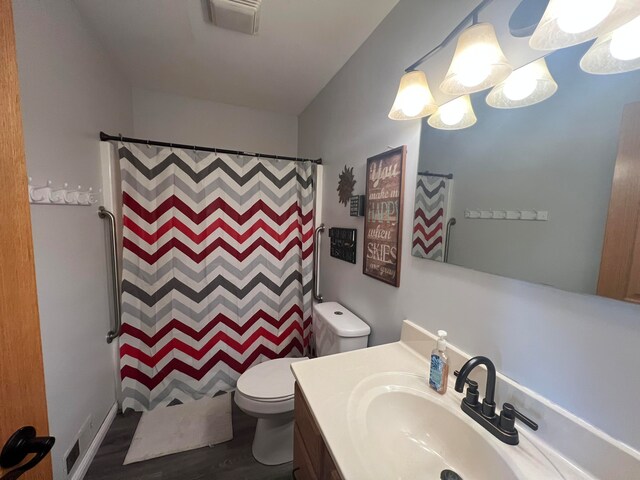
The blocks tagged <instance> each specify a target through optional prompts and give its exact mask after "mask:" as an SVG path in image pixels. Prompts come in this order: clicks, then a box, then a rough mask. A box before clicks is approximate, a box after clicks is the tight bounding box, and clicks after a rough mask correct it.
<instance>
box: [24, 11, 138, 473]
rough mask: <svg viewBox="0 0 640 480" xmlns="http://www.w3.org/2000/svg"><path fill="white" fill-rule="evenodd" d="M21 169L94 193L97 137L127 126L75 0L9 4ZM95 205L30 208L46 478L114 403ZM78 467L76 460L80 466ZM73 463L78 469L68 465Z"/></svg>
mask: <svg viewBox="0 0 640 480" xmlns="http://www.w3.org/2000/svg"><path fill="white" fill-rule="evenodd" d="M13 8H14V17H15V29H16V38H17V49H18V68H19V74H20V88H21V97H22V113H23V118H24V133H25V143H26V155H27V168H28V171H29V175H31V176H32V177H33V178H34V181H35V182H39V183H42V182H44V181H46V180H47V179H51V180H52V181H53V182H54V184H56V185H61V184H62V183H63V182H69V183H70V184H71V185H77V184H81V185H83V186H92V187H93V188H94V189H96V190H97V189H98V188H99V187H100V164H99V159H100V157H99V141H98V136H97V135H98V132H99V131H100V130H106V131H111V132H115V131H130V130H131V129H132V114H131V89H130V87H129V85H128V84H127V82H126V81H124V80H123V77H122V76H121V75H120V74H119V73H118V72H117V70H116V68H115V66H114V64H113V63H112V62H111V60H110V58H109V57H108V56H107V55H105V50H104V49H103V48H102V46H101V45H99V44H98V42H97V41H96V40H95V38H94V37H93V36H92V35H91V34H90V33H89V32H88V31H87V30H86V29H85V27H84V25H83V22H82V19H81V17H80V16H79V14H78V12H77V11H76V7H75V6H74V4H73V2H70V1H59V0H16V1H14V5H13ZM96 211H97V208H96V207H64V206H49V205H35V206H32V208H31V217H32V221H33V236H34V250H35V263H36V279H37V284H38V302H39V306H40V323H41V331H42V348H43V357H44V368H45V382H46V392H47V403H48V408H49V423H50V431H51V434H52V435H54V436H55V437H56V444H55V446H54V449H53V452H52V455H53V467H54V478H55V479H57V480H60V479H64V478H66V475H65V467H64V462H63V458H62V457H63V455H64V454H65V453H66V451H67V450H68V449H69V448H70V447H71V445H72V444H73V443H74V442H75V440H76V435H77V434H78V431H79V430H80V429H81V427H82V426H83V424H84V423H85V422H86V421H87V419H90V422H91V424H92V427H91V428H90V429H89V431H88V433H87V434H86V435H85V436H84V437H83V438H82V440H83V442H81V449H82V454H84V451H85V450H84V449H86V447H87V444H88V443H89V442H90V440H91V439H92V438H93V436H94V435H95V433H96V431H97V429H98V428H99V427H100V424H101V422H102V420H103V419H104V417H105V416H106V414H107V412H108V410H109V408H110V407H111V406H112V405H113V403H114V399H115V392H114V385H113V371H112V364H111V347H110V346H108V345H107V343H106V342H105V335H106V332H107V330H108V329H109V324H110V318H109V308H110V299H109V297H108V295H107V289H108V276H107V272H108V270H107V265H108V264H107V257H106V252H107V250H106V242H105V230H104V221H103V220H100V219H99V218H98V216H97V214H96ZM78 463H79V461H78ZM76 465H77V464H76Z"/></svg>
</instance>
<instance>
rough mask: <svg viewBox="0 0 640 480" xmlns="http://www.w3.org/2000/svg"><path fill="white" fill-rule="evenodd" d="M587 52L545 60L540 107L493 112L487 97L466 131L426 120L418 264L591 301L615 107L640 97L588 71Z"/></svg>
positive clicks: (623, 81)
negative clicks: (546, 83)
mask: <svg viewBox="0 0 640 480" xmlns="http://www.w3.org/2000/svg"><path fill="white" fill-rule="evenodd" d="M588 47H589V44H586V45H579V46H577V47H572V48H568V49H564V50H559V51H557V52H554V53H553V54H551V55H548V56H547V57H546V62H547V65H548V67H549V70H550V72H551V74H552V75H553V77H554V78H555V80H556V82H557V84H558V91H557V92H556V94H555V95H553V96H552V97H551V98H549V99H547V100H546V101H543V102H542V103H539V104H536V105H532V106H529V107H524V108H514V109H496V108H492V107H490V106H489V105H488V104H487V102H486V97H487V95H488V93H489V92H490V90H487V91H483V92H480V93H476V94H474V95H472V96H471V102H472V105H473V108H474V110H475V113H476V116H477V118H478V121H477V123H476V124H475V125H474V126H472V127H470V128H467V129H464V130H456V131H447V130H439V129H436V128H433V127H431V126H430V125H428V123H427V119H423V123H422V133H421V142H420V156H419V162H418V163H419V164H418V173H419V175H418V177H417V188H416V197H415V198H416V200H415V208H414V214H415V215H414V229H413V231H414V237H413V242H412V254H413V255H414V256H417V257H421V258H427V259H430V260H434V261H441V262H443V261H447V262H448V263H451V264H455V265H459V266H462V267H466V268H471V269H475V270H480V271H483V272H487V273H492V274H496V275H501V276H505V277H511V278H516V279H520V280H525V281H529V282H535V283H541V284H546V285H551V286H553V287H557V288H560V289H563V290H568V291H573V292H581V293H587V294H596V292H597V285H598V275H599V271H600V264H601V258H602V249H603V242H604V237H605V227H606V223H607V214H608V210H609V203H610V202H609V201H610V197H611V190H612V179H613V173H614V168H615V165H616V159H617V156H618V143H619V137H620V131H621V122H622V116H623V110H624V108H625V105H627V104H630V103H633V102H638V101H640V72H638V71H636V72H632V73H625V74H619V75H590V74H587V73H585V72H583V71H582V70H581V69H580V66H579V63H580V59H581V58H582V56H583V55H584V53H585V52H586V50H587V49H588ZM638 133H639V134H640V132H638ZM447 227H448V228H447ZM447 230H448V231H449V235H448V236H447Z"/></svg>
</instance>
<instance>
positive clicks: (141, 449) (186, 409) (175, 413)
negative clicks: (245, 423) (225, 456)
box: [124, 393, 233, 465]
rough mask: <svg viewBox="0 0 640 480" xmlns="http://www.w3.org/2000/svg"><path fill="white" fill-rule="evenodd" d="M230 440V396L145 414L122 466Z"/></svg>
mask: <svg viewBox="0 0 640 480" xmlns="http://www.w3.org/2000/svg"><path fill="white" fill-rule="evenodd" d="M232 438H233V428H232V426H231V394H230V393H225V394H223V395H218V396H217V397H214V398H209V397H205V398H202V399H200V400H196V401H194V402H189V403H185V404H182V405H174V406H172V407H162V408H157V409H155V410H153V411H151V412H144V413H143V414H142V417H141V418H140V422H139V423H138V427H137V428H136V433H135V435H134V436H133V441H132V442H131V445H130V446H129V451H128V452H127V457H126V458H125V459H124V465H128V464H130V463H136V462H142V461H144V460H149V459H151V458H157V457H162V456H164V455H170V454H172V453H178V452H185V451H187V450H193V449H195V448H201V447H206V446H210V445H215V444H216V443H222V442H226V441H228V440H231V439H232Z"/></svg>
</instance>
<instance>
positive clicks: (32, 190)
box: [29, 177, 98, 206]
mask: <svg viewBox="0 0 640 480" xmlns="http://www.w3.org/2000/svg"><path fill="white" fill-rule="evenodd" d="M52 185H53V182H52V181H51V180H47V182H46V183H45V184H44V185H33V179H32V178H31V177H29V203H33V204H38V205H83V206H90V205H95V204H96V203H98V194H96V193H94V191H93V188H91V187H89V188H88V189H83V188H82V185H78V187H77V188H76V189H70V188H69V184H68V183H63V184H62V186H60V187H58V188H54V187H53V186H52Z"/></svg>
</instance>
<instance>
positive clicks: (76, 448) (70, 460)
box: [64, 439, 80, 475]
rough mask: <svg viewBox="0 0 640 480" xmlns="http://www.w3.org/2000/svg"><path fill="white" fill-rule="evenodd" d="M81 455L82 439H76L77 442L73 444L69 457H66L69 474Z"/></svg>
mask: <svg viewBox="0 0 640 480" xmlns="http://www.w3.org/2000/svg"><path fill="white" fill-rule="evenodd" d="M79 456H80V439H78V440H76V443H74V444H73V447H71V450H69V453H68V454H67V457H66V458H65V459H64V461H65V463H66V465H67V475H69V474H70V473H71V470H73V466H74V465H75V464H76V461H77V460H78V457H79Z"/></svg>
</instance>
